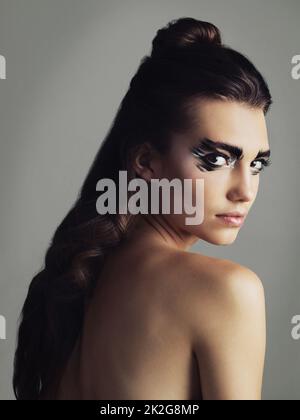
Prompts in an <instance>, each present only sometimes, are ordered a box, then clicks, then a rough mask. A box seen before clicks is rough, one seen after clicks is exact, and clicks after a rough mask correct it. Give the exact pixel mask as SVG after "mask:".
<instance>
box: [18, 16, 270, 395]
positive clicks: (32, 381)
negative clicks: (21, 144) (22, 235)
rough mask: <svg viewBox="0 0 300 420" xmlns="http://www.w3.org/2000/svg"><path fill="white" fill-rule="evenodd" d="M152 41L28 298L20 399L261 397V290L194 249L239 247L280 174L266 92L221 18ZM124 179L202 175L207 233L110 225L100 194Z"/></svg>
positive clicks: (241, 272) (169, 29)
mask: <svg viewBox="0 0 300 420" xmlns="http://www.w3.org/2000/svg"><path fill="white" fill-rule="evenodd" d="M152 45H153V49H152V53H151V56H146V57H144V59H143V60H142V62H141V65H140V66H139V69H138V71H137V73H136V74H135V76H134V77H133V79H132V81H131V83H130V87H129V89H128V91H127V93H126V95H125V97H124V98H123V100H122V103H121V106H120V108H119V110H118V112H117V115H116V118H115V120H114V122H113V125H112V127H111V129H110V132H109V134H108V135H107V137H106V138H105V140H104V142H103V144H102V145H101V148H100V150H99V152H98V154H97V156H96V158H95V160H94V162H93V165H92V167H91V169H90V171H89V173H88V175H87V178H86V180H85V182H84V184H83V186H82V189H81V192H80V195H79V198H78V199H77V201H76V203H75V205H74V206H73V208H72V209H71V210H70V211H69V213H68V214H67V216H66V217H65V219H64V220H63V221H62V223H61V224H60V226H59V227H58V228H57V230H56V232H55V235H54V237H53V239H52V243H51V246H50V247H49V249H48V251H47V254H46V257H45V265H44V268H43V269H42V271H41V272H39V273H38V274H37V275H36V276H35V277H34V278H33V280H32V283H31V285H30V287H29V292H28V296H27V298H26V301H25V304H24V307H23V311H22V320H21V324H20V328H19V335H18V346H17V350H16V355H15V370H14V380H13V384H14V391H15V394H16V397H17V398H18V399H98V400H99V399H100V400H101V399H102V400H104V399H127V400H130V399H175V400H176V399H178V400H180V399H186V400H190V399H199V400H200V399H260V398H261V387H262V378H263V368H264V356H265V306H264V291H263V286H262V283H261V280H260V279H259V278H258V276H257V275H256V274H255V273H254V272H253V271H252V270H250V269H249V268H247V267H244V266H241V265H239V264H237V263H234V262H232V261H229V260H225V259H217V258H212V257H208V256H205V255H202V254H200V253H194V252H191V251H189V248H190V247H191V245H193V244H195V243H196V242H197V241H198V240H200V239H203V240H205V241H207V242H209V243H213V244H216V245H228V244H231V243H233V242H234V240H235V238H236V236H237V234H238V230H239V228H240V227H241V225H242V222H243V220H244V218H245V216H246V214H247V213H248V212H249V210H250V208H251V206H252V204H253V203H254V200H255V197H256V194H257V191H258V185H259V177H260V175H259V173H260V172H261V171H262V170H263V169H264V167H266V166H268V165H269V164H270V150H269V144H268V135H267V129H266V122H265V114H266V113H267V111H268V109H269V107H270V105H271V103H272V99H271V96H270V93H269V89H268V87H267V84H266V82H265V81H264V79H263V77H262V75H261V74H260V73H259V72H258V70H257V69H256V68H255V67H254V66H253V64H252V63H251V62H250V61H249V60H248V59H247V58H246V57H245V56H243V55H241V54H240V53H238V52H236V51H235V50H232V49H230V48H229V47H227V46H225V45H224V44H222V41H221V35H220V32H219V30H218V28H217V27H216V26H214V25H213V24H211V23H208V22H204V21H199V20H196V19H193V18H181V19H178V20H174V21H171V22H170V23H169V24H168V25H167V26H166V27H164V28H162V29H160V30H159V31H158V32H157V34H156V36H155V38H154V40H153V44H152ZM119 171H127V175H128V177H127V179H128V182H129V181H130V180H132V179H135V178H139V179H142V180H145V181H146V182H147V183H148V184H149V183H150V181H151V180H153V179H162V178H167V179H168V180H171V179H174V178H177V179H180V180H185V179H192V181H193V183H194V184H195V181H196V180H199V179H201V180H203V181H204V219H203V221H202V223H200V224H196V225H195V224H194V225H188V224H187V223H186V215H185V214H184V212H182V213H181V214H175V213H174V212H170V214H162V213H161V212H159V213H158V214H151V213H148V214H147V213H146V214H130V213H127V214H120V213H118V212H117V213H116V214H113V213H112V212H111V213H107V214H105V215H103V214H99V212H97V209H96V201H97V198H98V197H99V192H97V190H96V184H97V182H98V181H99V180H101V179H104V178H108V179H111V180H114V181H115V182H116V184H117V186H118V181H117V180H118V176H119ZM194 184H193V195H194V196H195V188H194ZM173 198H174V196H173ZM194 198H195V197H194ZM116 199H117V201H118V194H117V197H116ZM117 208H118V207H117ZM236 212H238V215H236V214H231V215H230V214H228V213H236ZM224 214H225V216H224ZM226 214H227V216H226ZM222 215H223V216H222Z"/></svg>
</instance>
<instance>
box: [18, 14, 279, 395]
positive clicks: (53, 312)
mask: <svg viewBox="0 0 300 420" xmlns="http://www.w3.org/2000/svg"><path fill="white" fill-rule="evenodd" d="M152 47H153V48H152V52H151V55H149V56H145V57H143V59H142V60H141V63H140V65H139V68H138V70H137V72H136V74H135V75H134V77H133V78H132V80H131V82H130V86H129V88H128V91H127V93H126V94H125V96H124V98H123V99H122V101H121V104H120V106H119V109H118V111H117V114H116V116H115V118H114V120H113V123H112V125H111V128H110V130H109V132H108V134H107V136H106V137H105V139H104V141H103V142H102V144H101V147H100V149H99V151H98V153H97V155H96V157H95V159H94V162H93V163H92V166H91V168H90V170H89V172H88V174H87V176H86V179H85V180H84V182H83V185H82V187H81V190H80V193H79V195H78V198H77V200H76V202H75V204H74V205H73V207H72V208H71V209H70V211H69V212H68V214H67V215H66V216H65V218H64V219H63V220H62V222H61V223H60V225H59V226H58V228H57V229H56V232H55V233H54V236H53V238H52V241H51V244H50V246H49V248H48V250H47V253H46V256H45V261H44V266H43V268H42V269H41V271H39V272H38V273H37V274H36V275H35V276H34V278H33V279H32V281H31V284H30V286H29V290H28V294H27V297H26V300H25V303H24V306H23V310H22V314H21V315H22V317H21V322H20V326H19V333H18V344H17V349H16V353H15V362H14V377H13V387H14V392H15V395H16V398H17V399H39V398H41V396H42V395H43V394H44V393H45V392H46V391H47V389H48V388H49V387H50V386H51V383H52V382H53V380H54V378H55V377H56V375H57V374H58V372H59V371H60V369H61V368H62V367H63V366H64V365H65V363H66V361H67V360H68V357H69V356H70V353H71V351H72V349H73V347H74V345H75V343H76V340H77V338H78V336H79V334H80V332H81V329H82V323H83V318H84V308H85V303H86V302H87V300H88V298H89V297H90V296H91V294H92V292H93V289H94V286H95V284H96V281H97V279H98V278H99V273H100V271H101V266H102V265H103V262H104V259H105V256H106V255H107V254H108V253H109V252H110V250H111V249H112V248H114V247H116V246H117V245H118V244H119V243H120V242H121V241H122V240H123V239H124V238H125V237H126V235H127V234H128V232H130V226H131V225H132V223H131V222H132V221H133V220H134V216H133V215H130V214H106V215H100V214H99V213H97V211H96V204H95V203H96V200H97V198H98V197H97V196H99V193H98V194H97V192H96V184H97V181H98V180H99V179H102V178H110V179H112V180H114V181H115V183H116V185H117V186H118V175H119V171H121V170H126V171H127V173H128V176H127V178H128V181H129V180H130V179H132V178H134V177H135V173H134V171H133V170H132V165H131V159H132V156H133V154H134V151H135V150H136V148H137V147H138V146H139V145H141V144H142V143H144V142H149V143H150V144H151V145H153V147H154V148H156V149H157V150H158V151H159V152H161V153H162V154H163V153H165V152H167V150H168V145H169V142H170V141H171V140H172V133H175V132H185V131H186V130H189V129H190V128H191V125H192V124H193V121H194V120H193V109H194V104H195V101H197V99H199V98H219V99H220V98H221V99H226V100H232V101H238V102H241V103H246V104H248V105H249V106H251V107H258V108H261V109H263V111H264V113H266V112H267V111H268V109H269V107H270V105H271V103H272V100H271V95H270V92H269V89H268V86H267V84H266V82H265V80H264V78H263V77H262V75H261V74H260V73H259V71H258V70H257V69H256V68H255V67H254V65H253V64H252V63H251V62H250V61H249V59H248V58H246V57H245V56H244V55H242V54H240V53H239V52H237V51H235V50H233V49H231V48H230V47H228V46H226V45H224V44H222V40H221V35H220V31H219V29H218V28H217V27H216V26H214V25H213V24H212V23H209V22H204V21H200V20H196V19H193V18H188V17H186V18H181V19H177V20H173V21H171V22H170V23H169V24H167V25H166V26H165V27H163V28H162V29H160V30H158V31H157V33H156V36H155V38H154V40H153V42H152ZM117 197H118V194H117ZM117 208H118V207H117Z"/></svg>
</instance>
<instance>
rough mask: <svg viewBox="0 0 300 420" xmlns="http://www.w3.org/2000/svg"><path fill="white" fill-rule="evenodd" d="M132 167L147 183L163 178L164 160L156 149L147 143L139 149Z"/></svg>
mask: <svg viewBox="0 0 300 420" xmlns="http://www.w3.org/2000/svg"><path fill="white" fill-rule="evenodd" d="M132 166H133V169H134V171H135V172H136V174H137V175H138V176H139V177H141V178H143V179H144V180H145V181H147V182H150V180H151V179H160V178H161V177H162V158H161V155H160V153H159V152H158V151H157V150H155V149H154V147H153V146H152V145H151V144H150V143H148V142H146V143H143V144H141V145H140V146H138V147H137V149H136V151H135V153H134V158H133V160H132Z"/></svg>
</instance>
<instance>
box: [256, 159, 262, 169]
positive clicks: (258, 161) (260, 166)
mask: <svg viewBox="0 0 300 420" xmlns="http://www.w3.org/2000/svg"><path fill="white" fill-rule="evenodd" d="M254 162H256V163H259V165H258V166H256V168H255V169H258V170H262V169H263V163H262V161H261V160H255V161H254Z"/></svg>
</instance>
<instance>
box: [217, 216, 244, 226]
mask: <svg viewBox="0 0 300 420" xmlns="http://www.w3.org/2000/svg"><path fill="white" fill-rule="evenodd" d="M217 217H218V219H220V221H221V222H222V223H224V224H226V225H228V226H236V227H240V226H242V224H243V223H244V220H245V216H225V215H217Z"/></svg>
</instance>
